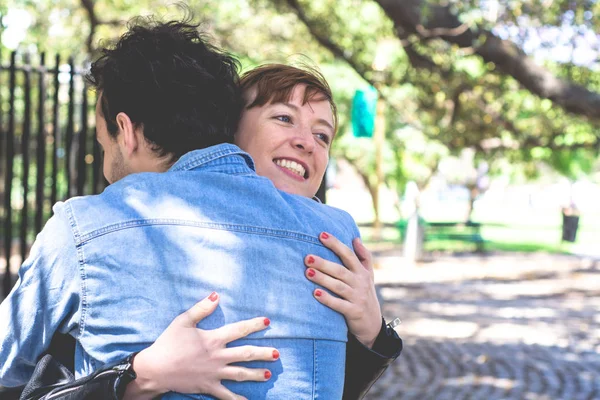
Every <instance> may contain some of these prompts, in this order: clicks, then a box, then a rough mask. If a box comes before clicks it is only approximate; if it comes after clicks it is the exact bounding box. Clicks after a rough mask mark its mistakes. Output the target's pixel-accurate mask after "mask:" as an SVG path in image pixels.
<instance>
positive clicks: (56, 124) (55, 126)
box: [50, 54, 60, 205]
mask: <svg viewBox="0 0 600 400" xmlns="http://www.w3.org/2000/svg"><path fill="white" fill-rule="evenodd" d="M59 68H60V56H59V55H58V54H57V55H56V67H55V68H54V96H53V97H54V98H53V100H54V104H53V106H52V118H53V121H52V139H53V140H52V191H51V193H50V204H51V205H54V204H56V197H57V193H56V190H57V186H58V182H57V177H58V160H57V156H58V155H57V152H58V141H59V139H60V120H59V107H58V101H59V98H58V92H59V89H60V82H59V81H58V74H59Z"/></svg>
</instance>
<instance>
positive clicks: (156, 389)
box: [124, 293, 279, 399]
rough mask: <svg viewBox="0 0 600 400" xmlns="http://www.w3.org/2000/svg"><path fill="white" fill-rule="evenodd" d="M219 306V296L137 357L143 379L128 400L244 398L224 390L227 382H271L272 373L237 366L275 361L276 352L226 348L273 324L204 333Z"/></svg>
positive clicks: (210, 298) (192, 311)
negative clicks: (181, 395) (188, 395)
mask: <svg viewBox="0 0 600 400" xmlns="http://www.w3.org/2000/svg"><path fill="white" fill-rule="evenodd" d="M218 303H219V296H218V295H217V294H216V293H212V294H211V295H210V296H208V297H207V298H205V299H204V300H202V301H200V302H199V303H196V304H195V305H194V306H193V307H192V308H190V309H189V310H187V311H186V312H184V313H183V314H181V315H179V316H177V318H175V319H174V320H173V322H171V325H169V326H168V327H167V329H166V330H165V331H164V332H163V333H162V334H161V335H160V337H159V338H158V339H157V340H156V342H154V344H152V346H150V347H148V348H147V349H145V350H143V351H141V352H140V353H139V354H138V355H136V356H135V358H134V361H133V370H134V371H135V372H136V374H137V378H136V379H135V380H134V381H133V382H131V383H130V384H129V385H128V386H127V391H126V393H125V397H124V398H125V399H151V398H153V397H155V396H157V395H159V394H162V393H166V392H169V391H175V392H180V393H204V394H208V395H211V396H215V397H217V398H219V399H244V397H242V396H238V395H236V394H234V393H232V392H231V391H230V390H228V389H227V388H226V387H225V386H223V385H222V384H221V380H224V379H225V380H233V381H258V382H264V381H267V380H269V378H270V377H271V372H270V371H269V370H266V369H257V368H244V367H240V366H233V365H231V364H232V363H237V362H242V361H256V360H262V361H275V360H277V359H278V358H279V352H278V351H277V350H276V349H274V348H271V347H257V346H239V347H231V348H227V347H226V345H227V343H229V342H232V341H234V340H237V339H240V338H243V337H244V336H248V335H249V334H251V333H253V332H257V331H260V330H263V329H265V328H267V326H269V324H270V321H269V319H268V318H265V317H260V318H254V319H250V320H246V321H241V322H237V323H233V324H229V325H225V326H223V327H221V328H218V329H214V330H211V331H205V330H202V329H198V328H197V327H196V325H197V324H198V322H200V321H201V320H202V319H203V318H205V317H207V316H208V315H210V314H211V313H212V312H213V311H214V310H215V308H216V307H217V304H218Z"/></svg>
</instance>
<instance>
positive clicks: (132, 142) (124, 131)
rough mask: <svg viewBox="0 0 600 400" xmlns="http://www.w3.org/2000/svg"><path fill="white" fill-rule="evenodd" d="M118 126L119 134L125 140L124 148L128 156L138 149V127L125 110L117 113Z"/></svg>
mask: <svg viewBox="0 0 600 400" xmlns="http://www.w3.org/2000/svg"><path fill="white" fill-rule="evenodd" d="M117 127H118V128H119V135H118V136H117V137H121V138H122V140H123V150H124V151H125V154H126V155H127V156H132V155H133V154H134V153H135V152H136V151H137V149H138V146H139V144H140V143H139V138H138V135H137V133H138V132H136V130H137V129H136V127H135V126H134V124H133V123H132V122H131V119H130V118H129V116H128V115H127V114H125V113H124V112H120V113H118V114H117Z"/></svg>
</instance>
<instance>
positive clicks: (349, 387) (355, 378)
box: [343, 320, 402, 400]
mask: <svg viewBox="0 0 600 400" xmlns="http://www.w3.org/2000/svg"><path fill="white" fill-rule="evenodd" d="M401 352H402V339H400V337H399V336H398V334H397V333H396V331H395V330H394V329H393V328H391V327H390V326H388V325H386V323H385V320H382V322H381V330H380V331H379V335H377V338H376V339H375V344H374V345H373V348H372V349H369V348H367V347H365V346H364V345H363V344H362V343H360V342H359V341H358V340H357V339H356V337H355V336H354V335H352V334H348V345H347V346H346V376H345V380H344V396H343V400H355V399H362V398H363V397H364V396H365V394H367V392H368V391H369V389H371V386H373V384H374V383H375V382H376V381H377V379H379V377H380V376H381V374H383V372H384V371H385V370H386V369H387V367H388V366H389V365H390V364H391V363H392V362H393V361H394V360H395V359H396V358H397V357H398V356H399V355H400V353H401Z"/></svg>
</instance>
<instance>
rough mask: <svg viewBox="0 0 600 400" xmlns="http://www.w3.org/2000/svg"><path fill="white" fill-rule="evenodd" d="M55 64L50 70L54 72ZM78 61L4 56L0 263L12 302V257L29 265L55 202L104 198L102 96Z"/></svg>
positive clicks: (0, 66) (0, 78) (0, 77)
mask: <svg viewBox="0 0 600 400" xmlns="http://www.w3.org/2000/svg"><path fill="white" fill-rule="evenodd" d="M48 64H51V65H48ZM84 73H85V72H84V69H83V68H82V67H78V66H76V65H75V64H74V62H73V59H72V58H71V59H69V60H66V62H64V61H63V60H61V59H60V57H59V56H55V57H53V59H52V60H48V59H47V57H46V55H45V54H43V53H42V54H39V55H29V54H20V53H17V52H12V53H11V54H10V57H9V59H8V60H4V59H3V57H2V54H0V200H1V203H2V206H1V208H0V217H1V218H2V219H1V226H0V233H1V235H0V236H1V237H2V243H1V251H0V254H1V256H0V261H2V260H3V261H4V265H5V270H4V277H3V282H2V287H3V292H4V295H7V294H8V292H9V291H10V289H11V287H12V285H13V283H14V282H12V277H11V273H10V265H11V258H14V257H18V260H14V261H13V264H14V263H15V262H17V263H19V264H20V263H21V262H22V260H24V259H25V257H26V255H27V253H28V251H29V246H30V245H31V243H32V242H33V240H34V238H35V235H36V234H37V233H38V232H39V231H40V230H41V229H42V227H43V224H44V223H45V222H46V220H47V219H48V218H49V217H50V215H51V213H52V205H53V204H54V203H56V201H59V200H64V199H67V198H69V197H72V196H76V195H82V194H91V193H97V192H99V191H101V190H102V189H103V188H104V186H105V181H104V178H103V177H102V169H101V168H102V167H101V151H100V147H99V144H98V142H97V141H96V140H95V135H94V104H95V94H94V92H91V91H89V90H88V89H89V88H88V87H87V85H86V82H85V79H84Z"/></svg>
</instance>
